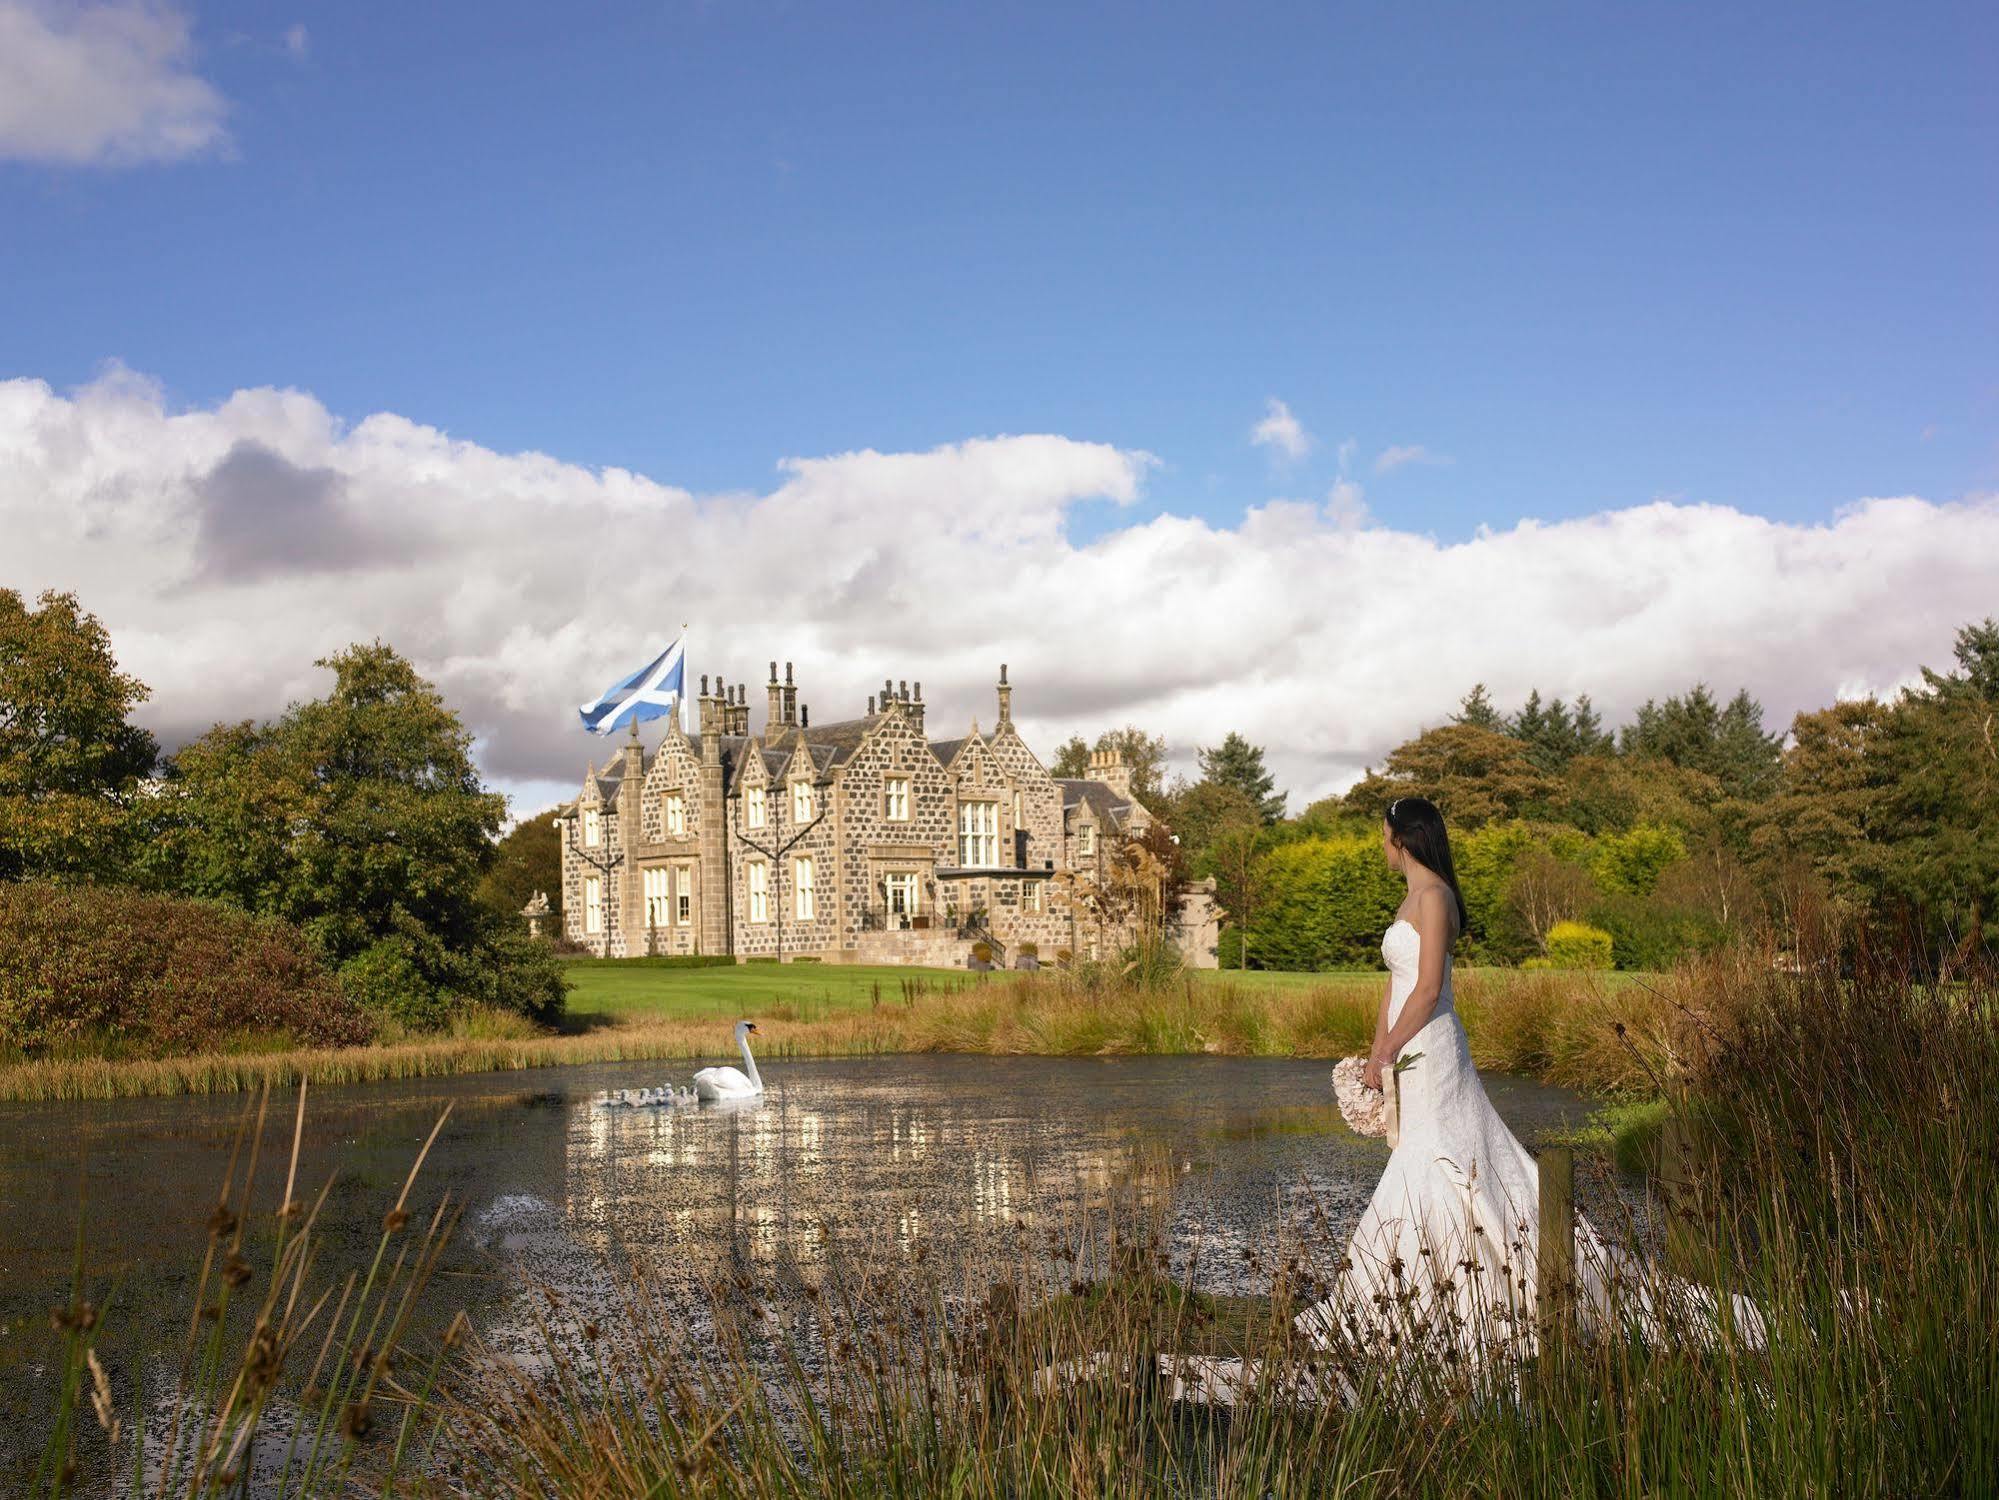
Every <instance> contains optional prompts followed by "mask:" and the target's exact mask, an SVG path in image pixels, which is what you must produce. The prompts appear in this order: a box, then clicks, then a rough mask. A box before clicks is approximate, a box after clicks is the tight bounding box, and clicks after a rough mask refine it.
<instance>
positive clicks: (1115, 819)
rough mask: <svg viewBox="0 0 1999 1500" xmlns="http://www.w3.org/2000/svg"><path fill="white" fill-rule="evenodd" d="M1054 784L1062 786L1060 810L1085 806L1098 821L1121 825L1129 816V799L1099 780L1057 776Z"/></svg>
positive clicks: (1065, 810)
mask: <svg viewBox="0 0 1999 1500" xmlns="http://www.w3.org/2000/svg"><path fill="white" fill-rule="evenodd" d="M1055 784H1056V785H1057V786H1059V787H1060V788H1062V811H1064V812H1067V811H1069V809H1070V808H1072V807H1081V806H1087V807H1088V808H1089V809H1090V811H1091V812H1093V813H1094V814H1096V817H1097V821H1098V822H1100V823H1110V824H1113V825H1115V826H1119V827H1121V826H1123V824H1124V821H1125V819H1126V818H1128V817H1129V816H1131V799H1130V798H1129V797H1124V796H1120V795H1119V794H1118V793H1117V792H1115V791H1113V790H1112V789H1111V788H1110V787H1108V786H1106V785H1105V784H1104V783H1103V782H1101V781H1085V780H1083V779H1081V778H1080V777H1070V776H1057V777H1056V778H1055Z"/></svg>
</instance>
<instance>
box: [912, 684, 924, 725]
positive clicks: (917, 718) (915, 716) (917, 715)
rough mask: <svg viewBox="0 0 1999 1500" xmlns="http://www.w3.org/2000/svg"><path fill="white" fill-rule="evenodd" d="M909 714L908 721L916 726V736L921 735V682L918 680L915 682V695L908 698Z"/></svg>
mask: <svg viewBox="0 0 1999 1500" xmlns="http://www.w3.org/2000/svg"><path fill="white" fill-rule="evenodd" d="M909 716H910V722H911V723H912V724H913V725H914V726H915V728H916V733H917V734H918V736H921V735H922V733H923V684H922V683H920V682H919V683H917V684H916V696H915V697H913V698H911V699H910V700H909Z"/></svg>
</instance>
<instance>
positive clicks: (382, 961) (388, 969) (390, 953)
mask: <svg viewBox="0 0 1999 1500" xmlns="http://www.w3.org/2000/svg"><path fill="white" fill-rule="evenodd" d="M340 988H341V989H342V990H343V991H345V992H346V995H347V998H348V999H350V1000H352V1001H353V1002H354V1003H355V1004H356V1005H358V1006H360V1007H361V1008H362V1009H364V1010H367V1011H370V1012H372V1013H373V1014H375V1015H377V1016H381V1017H384V1018H385V1019H388V1020H392V1021H395V1022H397V1023H398V1024H399V1025H402V1026H405V1027H408V1028H409V1029H411V1030H413V1031H427V1030H430V1029H432V1028H434V1027H439V1026H442V1025H444V1024H445V1022H446V1021H448V1020H449V1019H450V1017H451V1009H452V1007H451V1000H450V997H449V996H447V995H446V994H445V993H444V991H443V990H441V989H439V988H438V987H437V986H436V985H435V984H433V983H432V982H431V981H430V980H429V978H428V977H426V976H425V974H424V971H423V966H422V964H421V963H420V962H419V960H418V956H417V952H416V943H415V942H414V941H413V940H412V939H410V938H409V937H407V936H405V935H404V934H402V933H396V934H394V935H392V936H390V937H385V938H381V939H379V940H377V941H376V942H374V943H371V944H369V946H368V947H366V948H364V949H362V950H361V951H360V952H359V953H357V954H355V955H354V956H353V957H352V958H350V959H348V960H347V962H346V963H344V964H342V965H341V966H340Z"/></svg>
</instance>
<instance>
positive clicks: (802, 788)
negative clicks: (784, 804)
mask: <svg viewBox="0 0 1999 1500" xmlns="http://www.w3.org/2000/svg"><path fill="white" fill-rule="evenodd" d="M812 817H813V806H812V783H811V782H809V781H794V782H792V784H791V821H792V822H794V823H810V822H811V821H812Z"/></svg>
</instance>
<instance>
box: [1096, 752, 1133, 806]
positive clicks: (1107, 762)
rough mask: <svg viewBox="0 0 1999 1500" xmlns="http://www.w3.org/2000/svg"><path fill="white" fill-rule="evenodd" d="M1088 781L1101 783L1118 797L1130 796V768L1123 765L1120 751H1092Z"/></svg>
mask: <svg viewBox="0 0 1999 1500" xmlns="http://www.w3.org/2000/svg"><path fill="white" fill-rule="evenodd" d="M1090 780H1092V781H1101V782H1102V783H1103V784H1104V785H1105V786H1107V787H1109V788H1110V789H1111V790H1112V791H1114V792H1116V793H1117V794H1118V795H1119V796H1120V797H1124V798H1126V799H1129V798H1130V796H1131V767H1130V766H1127V765H1126V764H1125V763H1124V752H1123V751H1122V750H1092V751H1091V752H1090Z"/></svg>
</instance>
